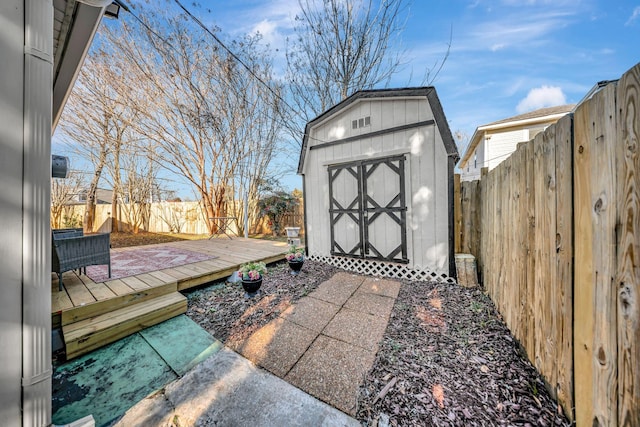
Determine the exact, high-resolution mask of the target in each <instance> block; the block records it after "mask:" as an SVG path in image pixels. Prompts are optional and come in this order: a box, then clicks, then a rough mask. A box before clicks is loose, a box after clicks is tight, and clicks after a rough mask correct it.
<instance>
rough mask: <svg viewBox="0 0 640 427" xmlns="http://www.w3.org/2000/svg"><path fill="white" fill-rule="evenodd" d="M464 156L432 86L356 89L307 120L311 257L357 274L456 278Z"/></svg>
mask: <svg viewBox="0 0 640 427" xmlns="http://www.w3.org/2000/svg"><path fill="white" fill-rule="evenodd" d="M458 158H459V155H458V150H457V148H456V145H455V143H454V141H453V137H452V136H451V131H450V129H449V126H448V124H447V120H446V118H445V115H444V112H443V110H442V106H441V104H440V101H439V99H438V96H437V94H436V90H435V88H433V87H419V88H405V89H383V90H364V91H360V92H357V93H355V94H353V95H352V96H350V97H349V98H347V99H345V100H344V101H342V102H340V103H339V104H337V105H335V106H334V107H332V108H330V109H329V110H327V111H326V112H324V113H323V114H321V115H320V116H318V117H317V118H315V119H313V120H312V121H310V122H309V123H307V125H306V128H305V134H304V138H303V143H302V150H301V153H300V161H299V163H298V173H299V174H301V175H302V177H303V191H304V207H305V238H306V249H307V254H308V256H309V257H310V258H311V259H320V260H323V261H327V262H330V263H331V264H334V265H338V266H341V267H346V268H348V269H351V270H356V271H361V272H364V273H370V274H379V275H386V276H392V277H407V278H412V279H433V278H445V277H446V276H449V277H452V278H453V277H455V264H454V254H453V250H454V245H453V236H454V234H453V233H454V232H453V230H454V229H453V169H454V165H455V164H456V162H457V161H458Z"/></svg>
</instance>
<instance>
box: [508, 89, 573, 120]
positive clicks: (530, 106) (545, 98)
mask: <svg viewBox="0 0 640 427" xmlns="http://www.w3.org/2000/svg"><path fill="white" fill-rule="evenodd" d="M566 103H567V98H566V96H565V95H564V93H563V92H562V89H561V88H559V87H557V86H541V87H537V88H534V89H531V90H530V91H529V93H528V94H527V96H526V97H525V98H524V99H523V100H522V101H520V102H519V103H518V106H517V107H516V111H517V112H518V113H520V114H522V113H526V112H527V111H532V110H536V109H538V108H544V107H553V106H556V105H562V104H566Z"/></svg>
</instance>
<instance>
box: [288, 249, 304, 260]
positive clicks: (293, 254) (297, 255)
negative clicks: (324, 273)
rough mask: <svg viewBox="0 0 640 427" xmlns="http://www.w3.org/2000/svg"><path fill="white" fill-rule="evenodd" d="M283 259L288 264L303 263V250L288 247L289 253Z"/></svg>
mask: <svg viewBox="0 0 640 427" xmlns="http://www.w3.org/2000/svg"><path fill="white" fill-rule="evenodd" d="M285 258H286V259H287V261H289V262H300V261H304V248H297V247H295V246H294V245H291V246H290V247H289V252H287V254H286V255H285Z"/></svg>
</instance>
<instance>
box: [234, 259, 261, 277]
mask: <svg viewBox="0 0 640 427" xmlns="http://www.w3.org/2000/svg"><path fill="white" fill-rule="evenodd" d="M265 274H267V266H266V265H265V263H264V262H248V263H246V264H243V265H242V266H241V267H240V270H238V276H240V278H241V279H242V280H259V279H261V278H262V276H263V275H265Z"/></svg>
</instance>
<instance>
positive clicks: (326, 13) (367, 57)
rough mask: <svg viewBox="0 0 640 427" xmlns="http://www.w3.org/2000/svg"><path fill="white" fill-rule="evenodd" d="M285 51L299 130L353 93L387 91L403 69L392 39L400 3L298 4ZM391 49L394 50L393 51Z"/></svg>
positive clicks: (399, 24) (328, 0)
mask: <svg viewBox="0 0 640 427" xmlns="http://www.w3.org/2000/svg"><path fill="white" fill-rule="evenodd" d="M299 5H300V9H301V14H300V15H299V16H296V23H297V25H296V27H295V32H296V37H295V39H294V40H293V41H292V42H291V44H290V45H289V46H288V48H287V81H288V84H289V88H290V90H291V97H290V99H291V100H292V102H293V103H294V107H295V109H296V112H297V113H298V114H299V116H300V117H301V119H302V125H304V123H306V122H308V121H309V120H310V119H312V118H313V117H315V116H317V115H318V114H320V113H322V112H324V111H326V110H327V109H328V108H330V107H331V106H333V105H334V104H336V103H338V102H340V101H342V100H343V99H345V98H346V97H348V96H349V95H351V94H353V93H354V92H356V91H358V90H362V89H370V88H373V87H375V86H379V85H386V84H387V83H388V82H389V79H390V78H391V76H392V75H393V74H394V73H396V72H397V71H398V70H399V69H400V68H401V66H402V61H403V59H402V57H403V52H402V51H401V50H398V49H397V46H394V45H393V44H394V41H395V40H394V38H396V37H398V36H399V35H400V33H401V32H402V30H403V25H404V17H403V12H404V10H405V5H404V1H403V0H380V1H379V2H374V1H373V0H299ZM394 47H395V48H394Z"/></svg>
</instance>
